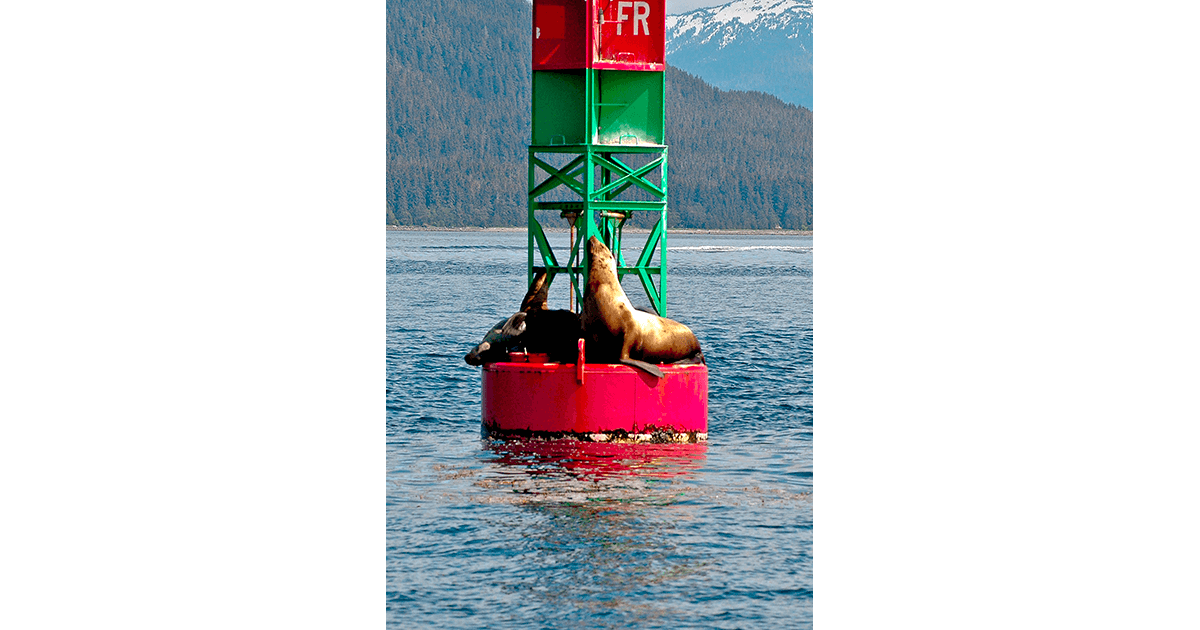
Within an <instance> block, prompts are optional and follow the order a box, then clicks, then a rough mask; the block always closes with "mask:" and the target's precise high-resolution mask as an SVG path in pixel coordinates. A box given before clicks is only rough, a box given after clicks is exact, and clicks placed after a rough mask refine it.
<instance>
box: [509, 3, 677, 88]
mask: <svg viewBox="0 0 1200 630" xmlns="http://www.w3.org/2000/svg"><path fill="white" fill-rule="evenodd" d="M666 12H667V5H666V0H534V1H533V69H534V70H571V69H580V68H605V69H609V70H650V71H655V72H662V71H663V69H664V67H665V66H664V64H663V62H664V60H665V58H666V46H665V42H666V24H667V16H666Z"/></svg>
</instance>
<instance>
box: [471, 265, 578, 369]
mask: <svg viewBox="0 0 1200 630" xmlns="http://www.w3.org/2000/svg"><path fill="white" fill-rule="evenodd" d="M547 277H548V276H547V273H546V271H545V270H542V271H538V272H537V274H536V275H535V276H534V278H533V282H531V283H529V290H528V291H526V292H525V297H524V299H522V300H521V310H519V311H517V312H516V313H513V314H512V315H510V316H509V317H508V319H505V320H502V321H499V322H496V324H495V325H494V326H492V328H491V329H490V330H488V332H487V334H486V335H484V337H483V341H482V342H480V344H479V345H477V346H475V348H474V349H473V350H471V351H470V352H468V353H467V356H465V357H463V360H464V361H466V362H467V364H468V365H482V364H484V363H495V362H496V361H504V360H506V359H507V358H508V352H509V350H510V349H512V348H515V347H522V348H524V349H525V350H526V351H527V352H540V353H545V354H548V355H550V356H549V359H550V361H551V362H553V363H574V362H575V360H576V358H577V356H578V346H577V341H578V339H579V336H580V332H581V331H580V327H579V316H578V315H576V314H575V313H573V312H571V311H565V310H550V309H549V308H547V306H546V296H547V294H548V293H549V289H550V286H549V283H548V282H547Z"/></svg>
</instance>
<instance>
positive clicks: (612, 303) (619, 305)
mask: <svg viewBox="0 0 1200 630" xmlns="http://www.w3.org/2000/svg"><path fill="white" fill-rule="evenodd" d="M579 319H580V323H581V324H582V325H583V333H584V338H585V339H586V340H587V345H586V352H587V360H588V362H589V363H624V364H626V365H631V366H634V367H637V368H640V369H642V370H645V371H646V372H649V373H650V374H653V375H654V376H657V377H659V378H662V375H663V373H662V370H660V369H658V368H657V367H655V366H654V365H651V363H682V362H687V363H704V353H703V352H701V351H700V341H699V340H698V339H696V335H695V333H693V332H692V331H691V329H690V328H688V327H687V326H684V325H683V324H681V323H679V322H677V321H675V320H673V319H667V318H665V317H659V316H658V315H655V314H652V313H647V312H644V311H641V310H637V309H635V308H633V304H631V303H630V302H629V298H628V297H627V296H626V295H625V291H624V289H622V288H621V281H620V280H619V279H618V278H617V262H616V260H614V259H613V255H612V252H611V251H609V249H608V247H605V245H604V243H601V242H600V240H599V239H597V238H596V237H594V236H593V237H591V238H590V239H588V282H587V290H586V291H585V293H584V296H583V312H582V313H581V314H580V318H579Z"/></svg>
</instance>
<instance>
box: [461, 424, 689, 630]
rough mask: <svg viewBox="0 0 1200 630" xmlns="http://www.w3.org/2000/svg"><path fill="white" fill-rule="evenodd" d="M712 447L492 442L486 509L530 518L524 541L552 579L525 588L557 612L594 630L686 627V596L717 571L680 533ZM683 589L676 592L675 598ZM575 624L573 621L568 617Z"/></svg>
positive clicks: (487, 450)
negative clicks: (682, 601)
mask: <svg viewBox="0 0 1200 630" xmlns="http://www.w3.org/2000/svg"><path fill="white" fill-rule="evenodd" d="M707 449H708V445H707V444H704V443H697V444H605V443H594V442H579V441H575V440H548V441H520V440H514V441H501V440H485V447H484V450H483V452H482V453H481V457H482V458H483V459H484V460H485V461H488V464H489V469H488V471H487V474H485V475H483V476H482V477H481V478H480V479H478V480H477V481H476V482H475V486H476V487H479V488H486V489H488V490H491V491H492V492H490V493H488V494H487V495H485V496H484V497H479V498H480V499H481V500H483V501H486V502H500V503H512V504H516V505H520V506H521V507H522V508H524V509H526V510H528V511H529V513H530V517H531V518H530V519H529V520H528V521H527V522H526V527H525V528H524V529H523V531H522V532H521V534H522V537H523V538H525V539H526V540H527V541H528V542H529V544H530V546H531V548H532V553H531V554H530V556H529V557H528V558H526V562H528V563H529V565H530V566H537V567H542V568H543V569H545V570H544V571H542V572H539V573H537V574H536V575H535V576H534V577H533V578H532V579H530V580H527V581H526V582H524V583H523V584H522V585H521V586H522V587H523V588H524V589H525V590H526V591H527V593H528V594H529V596H530V597H532V598H534V600H535V601H537V602H539V603H540V604H541V605H545V606H546V607H547V608H548V609H552V610H557V611H574V612H573V614H575V615H581V616H582V618H586V619H588V620H589V622H590V623H596V622H598V621H600V622H604V621H607V622H610V623H613V624H614V625H625V624H626V623H629V622H632V621H635V620H636V621H637V622H638V623H646V622H650V621H654V620H661V621H667V620H671V619H678V618H679V616H680V615H682V614H684V611H683V610H681V609H680V608H679V607H678V606H677V605H676V603H675V602H677V598H673V597H661V596H660V594H661V593H663V592H665V591H669V590H674V588H678V587H681V586H683V583H686V582H687V581H688V580H691V579H695V578H696V577H698V576H700V575H702V574H703V573H704V570H705V568H706V567H707V566H708V565H709V564H710V561H709V560H708V558H707V557H706V554H705V553H703V552H702V550H698V549H694V548H692V547H691V545H689V544H688V543H687V540H686V538H687V537H686V536H685V535H682V534H681V531H680V528H679V524H680V523H681V522H687V521H691V520H692V519H693V518H694V515H693V514H692V513H691V512H692V511H693V510H694V509H695V506H694V505H691V504H689V490H691V489H694V488H695V487H696V485H695V482H696V481H697V476H699V475H701V474H702V473H701V470H700V469H701V467H702V466H703V465H704V461H705V454H706V452H707ZM673 587H674V588H673ZM568 618H569V617H568Z"/></svg>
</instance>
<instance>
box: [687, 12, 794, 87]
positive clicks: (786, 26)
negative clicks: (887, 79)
mask: <svg viewBox="0 0 1200 630" xmlns="http://www.w3.org/2000/svg"><path fill="white" fill-rule="evenodd" d="M812 23H813V4H812V0H735V1H734V2H730V3H728V4H724V5H720V6H716V7H707V8H702V9H695V10H692V11H688V12H685V13H679V14H672V15H668V16H667V23H666V25H667V44H666V45H667V62H668V63H670V64H672V65H675V66H677V67H679V68H682V69H684V70H687V71H688V72H690V73H692V74H695V75H697V76H700V77H701V78H703V79H704V80H705V81H708V82H709V83H712V84H713V85H715V86H717V87H721V88H725V89H738V90H754V91H760V92H766V93H768V94H774V95H775V96H778V97H779V98H780V99H782V100H784V101H785V102H788V103H792V104H794V105H802V106H804V107H807V108H809V109H812V106H813V95H812V73H813V41H812V27H813V24H812Z"/></svg>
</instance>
